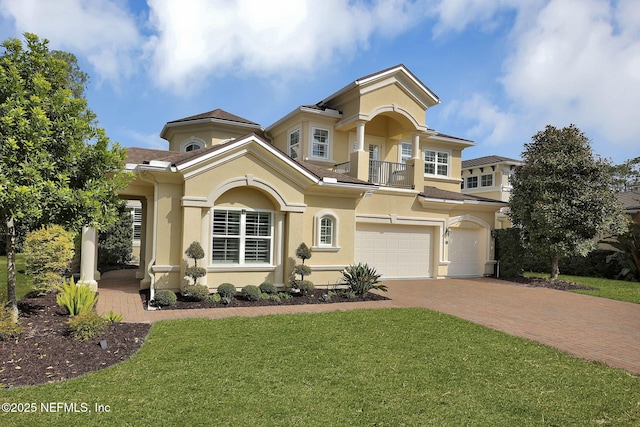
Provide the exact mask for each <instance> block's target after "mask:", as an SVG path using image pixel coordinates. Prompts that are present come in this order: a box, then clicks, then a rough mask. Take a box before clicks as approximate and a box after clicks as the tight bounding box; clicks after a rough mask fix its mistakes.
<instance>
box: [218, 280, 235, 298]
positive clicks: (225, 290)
mask: <svg viewBox="0 0 640 427" xmlns="http://www.w3.org/2000/svg"><path fill="white" fill-rule="evenodd" d="M218 293H219V294H220V296H221V297H222V298H233V297H234V296H235V295H236V285H234V284H232V283H223V284H221V285H220V286H218Z"/></svg>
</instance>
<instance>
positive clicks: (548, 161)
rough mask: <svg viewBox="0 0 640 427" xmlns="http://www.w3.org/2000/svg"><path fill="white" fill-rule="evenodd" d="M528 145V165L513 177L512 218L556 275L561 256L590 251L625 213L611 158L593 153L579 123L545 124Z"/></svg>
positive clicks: (615, 227) (612, 231) (621, 224)
mask: <svg viewBox="0 0 640 427" xmlns="http://www.w3.org/2000/svg"><path fill="white" fill-rule="evenodd" d="M524 147H525V150H524V152H523V153H522V160H523V161H524V165H523V166H520V167H518V168H517V169H516V170H515V171H514V174H513V176H512V177H511V184H512V186H513V190H512V192H511V199H510V202H509V205H510V217H511V221H512V222H513V225H514V226H515V227H519V228H520V229H521V231H522V234H523V238H524V242H525V244H527V245H528V246H529V247H530V248H531V249H532V250H533V251H535V252H537V253H539V254H542V255H544V256H547V257H548V259H549V261H550V267H551V269H550V270H551V271H550V272H551V277H552V278H557V277H558V260H559V259H560V258H561V257H564V256H571V255H586V254H587V253H589V252H590V251H591V250H592V249H594V248H595V246H596V244H597V238H598V237H602V236H605V235H612V234H618V233H620V232H622V231H623V230H624V227H625V224H626V219H625V217H624V213H623V209H622V206H621V205H620V203H619V202H618V201H617V200H616V198H615V197H614V195H613V194H612V190H611V188H612V185H613V177H612V175H611V167H610V165H609V163H608V162H607V161H605V160H603V159H601V158H599V157H598V158H596V157H594V155H593V154H592V151H591V146H590V140H589V138H587V137H586V136H585V134H584V133H583V132H582V131H580V129H578V128H577V127H576V126H574V125H570V126H568V127H564V128H562V129H557V128H555V127H553V126H547V127H546V128H545V130H543V131H540V132H538V133H536V134H535V135H534V136H533V137H532V139H531V142H530V143H528V144H525V146H524Z"/></svg>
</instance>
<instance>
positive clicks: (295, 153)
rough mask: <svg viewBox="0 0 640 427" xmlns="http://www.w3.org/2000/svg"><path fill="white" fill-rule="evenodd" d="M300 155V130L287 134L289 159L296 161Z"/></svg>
mask: <svg viewBox="0 0 640 427" xmlns="http://www.w3.org/2000/svg"><path fill="white" fill-rule="evenodd" d="M299 155H300V129H296V130H294V131H292V132H290V133H289V157H291V158H292V159H297V158H298V157H299Z"/></svg>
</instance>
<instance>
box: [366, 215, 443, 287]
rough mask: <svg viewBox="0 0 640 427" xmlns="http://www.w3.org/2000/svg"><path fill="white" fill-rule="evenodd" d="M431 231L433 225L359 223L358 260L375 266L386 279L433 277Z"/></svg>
mask: <svg viewBox="0 0 640 427" xmlns="http://www.w3.org/2000/svg"><path fill="white" fill-rule="evenodd" d="M432 234H433V231H432V228H430V227H415V226H405V225H387V224H358V225H357V226H356V241H355V261H356V263H358V262H366V263H367V264H369V265H370V266H372V267H374V268H375V269H376V271H377V272H378V273H379V274H382V278H383V279H399V278H426V277H432V275H431V247H432V241H433V239H432Z"/></svg>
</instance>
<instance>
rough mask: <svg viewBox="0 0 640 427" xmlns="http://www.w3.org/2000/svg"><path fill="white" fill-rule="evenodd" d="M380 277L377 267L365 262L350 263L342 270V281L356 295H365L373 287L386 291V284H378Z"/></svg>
mask: <svg viewBox="0 0 640 427" xmlns="http://www.w3.org/2000/svg"><path fill="white" fill-rule="evenodd" d="M379 279H380V274H378V273H377V272H376V269H375V268H373V267H369V265H367V264H363V263H358V264H356V265H349V266H347V267H346V268H345V269H344V270H343V271H342V282H343V283H344V284H345V285H347V286H348V287H349V289H350V290H351V291H352V292H354V293H355V294H356V295H364V294H366V293H367V292H369V291H370V290H371V289H378V290H381V291H384V292H386V291H387V287H386V286H385V285H377V283H378V282H379Z"/></svg>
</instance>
